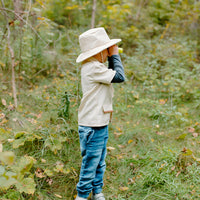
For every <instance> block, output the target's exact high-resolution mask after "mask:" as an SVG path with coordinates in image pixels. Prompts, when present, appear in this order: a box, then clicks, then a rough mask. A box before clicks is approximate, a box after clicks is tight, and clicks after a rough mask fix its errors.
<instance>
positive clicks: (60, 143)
mask: <svg viewBox="0 0 200 200" xmlns="http://www.w3.org/2000/svg"><path fill="white" fill-rule="evenodd" d="M0 2H1V3H0V55H1V56H0V164H1V165H0V197H1V199H2V200H6V199H11V200H17V199H26V200H27V199H30V200H31V199H32V200H33V199H41V200H42V199H44V200H46V199H73V198H74V197H75V196H76V184H77V182H78V175H79V170H80V164H81V155H80V150H79V138H78V133H77V109H78V106H79V104H80V99H81V95H82V94H81V86H80V67H81V66H80V65H79V64H76V63H75V60H76V58H77V56H78V55H79V53H80V48H79V44H78V36H79V35H80V34H81V33H82V32H84V31H86V30H87V29H89V28H91V27H93V26H95V27H100V26H103V27H105V29H106V30H107V32H108V34H109V35H110V37H111V38H121V39H122V42H121V43H120V44H119V46H120V47H123V49H124V51H123V53H122V54H121V58H122V62H123V65H124V67H125V73H126V82H125V83H123V84H120V85H114V88H115V97H114V109H115V112H114V115H113V122H112V123H111V124H110V126H109V129H110V130H109V131H110V136H109V137H110V138H109V143H108V148H107V149H108V155H107V171H106V174H105V185H104V193H105V195H106V197H107V199H112V200H113V199H118V200H123V199H130V200H132V199H134V200H140V199H142V200H144V199H147V200H154V199H159V200H161V199H167V200H174V199H176V200H189V199H190V200H191V199H200V187H199V185H200V150H199V149H200V140H199V138H200V80H199V79H200V1H199V0H97V1H95V0H93V1H92V0H13V1H11V0H1V1H0Z"/></svg>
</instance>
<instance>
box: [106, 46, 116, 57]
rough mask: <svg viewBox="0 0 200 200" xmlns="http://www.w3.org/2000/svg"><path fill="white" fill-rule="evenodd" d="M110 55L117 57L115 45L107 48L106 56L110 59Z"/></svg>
mask: <svg viewBox="0 0 200 200" xmlns="http://www.w3.org/2000/svg"><path fill="white" fill-rule="evenodd" d="M112 55H118V46H117V45H113V46H111V47H109V48H108V56H109V57H110V56H112Z"/></svg>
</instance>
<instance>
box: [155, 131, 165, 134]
mask: <svg viewBox="0 0 200 200" xmlns="http://www.w3.org/2000/svg"><path fill="white" fill-rule="evenodd" d="M156 134H157V135H164V132H158V131H156Z"/></svg>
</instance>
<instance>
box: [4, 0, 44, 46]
mask: <svg viewBox="0 0 200 200" xmlns="http://www.w3.org/2000/svg"><path fill="white" fill-rule="evenodd" d="M1 1H2V0H1ZM0 10H3V11H4V13H5V11H7V12H12V13H14V14H15V16H16V17H17V18H18V19H20V20H21V21H23V22H24V23H25V24H26V25H28V26H29V27H30V28H31V30H32V31H33V32H34V33H35V34H36V35H37V36H38V38H40V39H41V40H42V41H43V43H44V44H46V45H48V43H47V42H45V41H44V40H43V39H42V37H41V36H40V35H39V34H38V32H37V31H36V30H35V29H34V28H33V27H32V26H31V25H30V24H29V23H28V22H27V21H26V20H24V19H23V18H22V17H21V16H20V15H18V14H17V13H15V12H14V11H13V10H10V9H7V8H5V7H3V8H0ZM6 16H7V14H6Z"/></svg>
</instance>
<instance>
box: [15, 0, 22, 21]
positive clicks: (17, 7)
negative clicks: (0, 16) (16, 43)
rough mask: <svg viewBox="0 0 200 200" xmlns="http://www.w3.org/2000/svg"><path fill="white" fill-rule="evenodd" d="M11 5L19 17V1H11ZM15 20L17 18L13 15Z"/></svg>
mask: <svg viewBox="0 0 200 200" xmlns="http://www.w3.org/2000/svg"><path fill="white" fill-rule="evenodd" d="M13 4H14V10H15V13H16V14H18V15H20V11H21V1H20V0H13ZM15 19H18V17H17V16H16V15H15Z"/></svg>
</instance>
